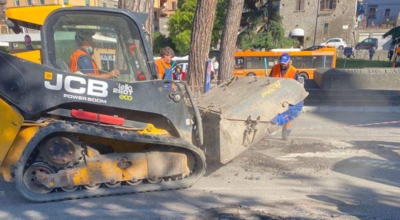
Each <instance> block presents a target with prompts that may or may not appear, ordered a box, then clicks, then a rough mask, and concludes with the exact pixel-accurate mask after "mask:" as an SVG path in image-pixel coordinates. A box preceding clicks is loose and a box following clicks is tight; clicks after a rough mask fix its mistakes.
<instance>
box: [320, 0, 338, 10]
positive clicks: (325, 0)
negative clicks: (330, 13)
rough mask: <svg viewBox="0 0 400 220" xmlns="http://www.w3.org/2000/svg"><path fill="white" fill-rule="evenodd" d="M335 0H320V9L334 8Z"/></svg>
mask: <svg viewBox="0 0 400 220" xmlns="http://www.w3.org/2000/svg"><path fill="white" fill-rule="evenodd" d="M336 1H337V0H320V9H321V10H334V9H335V8H336Z"/></svg>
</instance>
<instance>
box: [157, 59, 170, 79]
mask: <svg viewBox="0 0 400 220" xmlns="http://www.w3.org/2000/svg"><path fill="white" fill-rule="evenodd" d="M154 63H155V64H156V67H157V73H158V78H159V79H164V74H165V71H166V70H168V69H170V68H171V64H168V63H166V62H164V60H163V59H162V58H161V59H157V60H155V61H154Z"/></svg>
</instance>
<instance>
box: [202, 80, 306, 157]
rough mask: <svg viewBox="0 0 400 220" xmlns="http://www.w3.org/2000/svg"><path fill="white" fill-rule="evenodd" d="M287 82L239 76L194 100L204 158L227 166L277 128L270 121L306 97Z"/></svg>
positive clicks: (292, 81) (299, 89)
mask: <svg viewBox="0 0 400 220" xmlns="http://www.w3.org/2000/svg"><path fill="white" fill-rule="evenodd" d="M307 95H308V93H307V92H306V91H305V89H304V87H303V85H302V84H300V83H299V82H297V81H295V80H291V79H281V78H269V77H268V78H258V77H242V78H232V80H231V81H230V82H228V83H225V84H223V85H220V86H218V87H217V88H214V89H212V90H211V91H210V92H208V93H206V94H204V95H203V96H202V97H201V98H200V99H199V101H198V106H199V109H200V111H201V114H202V122H203V129H204V137H205V138H204V144H203V148H204V150H205V152H206V155H207V159H211V160H214V161H218V162H220V163H223V164H225V163H227V162H229V161H230V160H232V159H233V158H235V157H236V156H237V155H239V154H240V153H242V152H243V151H245V150H246V149H248V148H249V147H251V146H252V145H254V144H255V143H257V142H258V141H260V140H261V139H263V138H265V137H266V136H268V135H269V134H271V133H272V132H274V131H276V130H277V129H279V127H278V126H276V125H273V124H271V123H270V121H271V120H272V119H273V118H274V117H275V116H277V115H278V114H281V113H283V112H285V111H286V110H287V109H288V107H289V106H290V105H295V104H297V103H299V102H301V101H302V100H304V99H305V98H306V97H307Z"/></svg>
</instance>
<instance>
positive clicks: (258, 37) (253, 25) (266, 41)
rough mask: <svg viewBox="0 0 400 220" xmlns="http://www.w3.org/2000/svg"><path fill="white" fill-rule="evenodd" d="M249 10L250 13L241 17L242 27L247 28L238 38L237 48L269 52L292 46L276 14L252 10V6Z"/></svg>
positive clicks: (291, 40)
mask: <svg viewBox="0 0 400 220" xmlns="http://www.w3.org/2000/svg"><path fill="white" fill-rule="evenodd" d="M249 8H250V9H252V11H250V12H247V13H245V14H244V15H243V17H242V22H241V23H242V26H247V29H245V30H244V31H243V32H242V33H240V35H239V36H238V42H237V44H238V47H239V48H241V49H243V50H247V49H254V48H265V49H266V50H270V49H274V48H288V47H292V46H293V44H294V43H295V42H293V39H291V38H288V37H286V36H285V31H284V29H283V27H282V17H281V16H280V15H279V14H278V13H276V12H275V11H268V10H259V9H258V8H255V9H254V6H252V7H249ZM270 10H271V9H270ZM268 18H269V19H268Z"/></svg>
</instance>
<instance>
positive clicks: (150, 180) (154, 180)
mask: <svg viewBox="0 0 400 220" xmlns="http://www.w3.org/2000/svg"><path fill="white" fill-rule="evenodd" d="M161 180H162V178H160V177H156V176H155V177H152V178H148V179H147V181H148V182H149V183H152V184H156V183H160V182H161Z"/></svg>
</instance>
